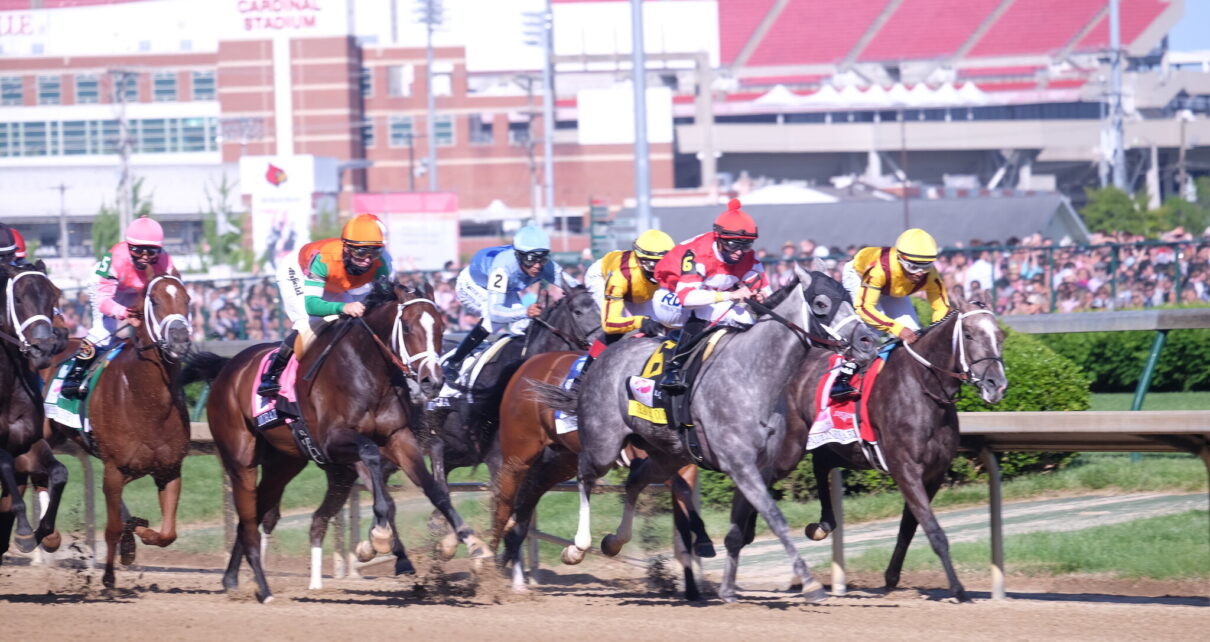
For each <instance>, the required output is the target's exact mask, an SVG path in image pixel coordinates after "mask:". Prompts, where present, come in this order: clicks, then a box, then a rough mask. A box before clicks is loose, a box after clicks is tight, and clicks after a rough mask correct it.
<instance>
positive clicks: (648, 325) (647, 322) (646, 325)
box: [639, 317, 664, 337]
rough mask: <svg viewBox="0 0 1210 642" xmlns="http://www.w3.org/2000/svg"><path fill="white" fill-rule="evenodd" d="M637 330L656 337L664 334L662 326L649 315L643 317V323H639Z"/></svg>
mask: <svg viewBox="0 0 1210 642" xmlns="http://www.w3.org/2000/svg"><path fill="white" fill-rule="evenodd" d="M639 332H642V333H643V334H644V335H645V336H648V337H658V336H660V335H662V334H664V326H662V325H660V324H659V322H657V321H655V320H654V319H652V318H651V317H647V318H645V319H643V323H642V324H640V325H639Z"/></svg>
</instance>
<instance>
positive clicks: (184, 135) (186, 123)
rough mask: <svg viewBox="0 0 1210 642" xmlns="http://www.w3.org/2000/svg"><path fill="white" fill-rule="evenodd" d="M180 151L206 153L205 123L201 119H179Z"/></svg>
mask: <svg viewBox="0 0 1210 642" xmlns="http://www.w3.org/2000/svg"><path fill="white" fill-rule="evenodd" d="M181 151H182V152H204V151H206V121H205V120H203V119H201V118H182V119H181Z"/></svg>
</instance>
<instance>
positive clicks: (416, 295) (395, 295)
mask: <svg viewBox="0 0 1210 642" xmlns="http://www.w3.org/2000/svg"><path fill="white" fill-rule="evenodd" d="M387 303H393V304H394V305H393V306H391V305H384V304H387ZM365 304H366V318H367V321H368V322H369V321H371V320H372V319H373V327H376V328H378V327H385V325H386V323H387V321H386V317H388V316H389V317H390V318H391V320H390V328H391V330H390V335H391V341H390V345H391V350H392V351H393V352H394V353H395V355H396V356H398V357H399V358H400V360H401V361H402V362H403V363H404V365H406V366H407V368H408V374H409V376H411V377H412V378H413V379H414V380H415V382H416V384H417V385H419V386H420V392H421V393H423V394H424V396H425V397H426V398H430V399H431V398H433V397H435V396H436V395H437V393H438V392H439V391H440V390H441V386H442V384H443V383H444V382H445V375H444V373H443V372H442V370H441V355H440V352H439V349H440V346H441V341H442V337H443V335H444V333H445V317H444V316H443V315H442V314H441V311H440V310H438V309H437V304H436V303H435V302H434V301H433V287H432V286H431V285H429V284H428V283H422V284H420V285H419V286H412V285H403V284H400V283H396V282H393V281H389V280H388V279H385V278H380V279H378V281H376V282H375V283H374V288H373V290H371V292H370V296H368V297H367V298H366V300H365ZM371 315H373V317H371ZM379 316H381V317H382V318H383V321H382V322H381V325H380V324H379V322H378V321H377V317H379Z"/></svg>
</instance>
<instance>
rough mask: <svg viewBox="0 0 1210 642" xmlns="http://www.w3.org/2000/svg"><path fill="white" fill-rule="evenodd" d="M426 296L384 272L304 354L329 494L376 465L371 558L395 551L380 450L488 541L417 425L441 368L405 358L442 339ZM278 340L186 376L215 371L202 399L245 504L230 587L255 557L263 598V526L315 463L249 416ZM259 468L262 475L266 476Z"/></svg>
mask: <svg viewBox="0 0 1210 642" xmlns="http://www.w3.org/2000/svg"><path fill="white" fill-rule="evenodd" d="M429 294H431V292H430V291H428V290H426V291H424V292H418V291H416V290H413V289H411V288H407V287H405V286H402V285H399V284H393V283H390V282H388V281H386V280H385V279H383V280H379V281H378V282H376V283H375V284H374V288H373V290H372V291H371V293H370V295H369V297H367V299H366V300H365V305H366V313H365V316H363V317H362V318H361V319H349V318H343V319H341V320H340V321H338V322H336V323H334V324H331V325H329V326H327V327H325V328H324V329H323V330H322V331H321V332H320V333H319V335H318V336H317V337H316V339H315V340H314V342H313V343H312V345H311V346H309V347H308V349H307V351H306V353H305V354H304V355H303V356H302V359H301V360H300V362H299V366H298V367H299V373H300V374H301V373H309V374H311V377H310V378H308V377H307V376H305V375H304V376H302V377H300V379H299V381H298V384H297V390H296V393H297V397H298V404H299V408H300V410H301V412H302V418H303V420H304V421H305V423H306V425H307V427H308V428H309V429H310V432H311V436H312V438H313V439H314V442H315V444H316V447H317V449H318V450H319V452H320V453H321V455H322V456H323V457H324V458H325V459H326V460H327V461H328V465H327V467H326V472H327V474H328V481H329V495H331V494H332V492H333V489H334V488H340V487H344V486H347V485H348V484H350V483H351V480H352V479H353V477H354V476H355V473H354V472H353V465H354V464H355V463H358V462H360V463H361V464H364V465H365V467H366V469H367V470H368V471H369V478H370V481H371V486H372V489H371V490H372V492H373V497H374V523H373V525H372V526H371V528H370V540H369V543H368V544H365V545H359V548H361V549H367V548H370V547H372V550H368V551H359V554H361V555H363V556H364V553H368V554H370V555H372V554H373V552H378V553H387V552H390V551H392V549H393V540H394V539H395V529H394V528H393V527H392V525H391V519H392V518H393V513H394V503H393V502H392V501H391V499H390V496H389V495H387V492H386V488H385V484H384V483H383V480H384V478H385V476H384V463H385V462H384V461H383V457H384V456H385V457H386V458H387V459H388V460H389V461H390V462H391V463H392V464H394V465H395V466H397V467H399V468H400V469H402V470H403V471H404V473H405V474H407V475H408V477H409V478H411V479H412V480H413V482H414V483H416V485H418V486H420V487H421V488H422V489H423V490H424V492H425V495H427V496H428V498H429V500H430V501H431V502H432V503H433V504H434V506H436V507H437V509H438V510H439V511H441V512H442V514H443V515H445V517H446V519H447V520H448V521H449V522H450V524H451V526H453V528H454V529H455V532H456V533H457V534H458V537H460V538H461V539H462V541H463V542H464V543H466V545H467V548H468V549H471V550H472V551H478V550H482V549H483V544H482V542H480V541H479V540H478V538H477V537H475V535H474V532H473V531H472V530H471V529H470V528H469V527H467V526H465V525H464V524H463V523H462V518H461V517H460V516H459V515H458V513H457V512H456V511H455V510H454V507H453V504H452V503H451V502H450V498H449V494H448V492H446V491H445V489H444V487H443V486H441V485H440V484H437V483H436V481H435V480H434V479H433V476H432V475H430V474H429V472H428V470H427V469H426V468H425V465H424V457H423V452H424V451H423V447H422V443H421V441H420V440H421V438H422V436H423V435H421V434H418V433H422V432H423V431H422V430H421V428H422V426H421V424H420V407H421V405H422V404H423V401H424V394H423V392H422V388H426V389H429V390H435V389H436V388H438V387H439V386H440V385H441V376H442V375H441V370H440V368H439V367H437V366H436V364H435V360H434V363H432V364H431V365H429V364H427V363H425V364H423V365H421V366H419V367H417V368H416V370H413V367H414V366H411V365H408V364H407V363H405V361H404V360H401V357H403V359H407V358H408V357H406V356H405V355H407V354H419V353H422V352H426V351H433V350H434V347H435V346H438V345H440V342H441V335H442V332H443V331H444V326H443V324H442V322H441V315H440V313H439V312H438V311H437V309H436V306H435V304H434V303H433V302H432V300H431V299H429V298H428V295H429ZM272 347H273V346H272V344H266V345H261V346H254V347H251V348H248V349H247V350H244V351H243V352H241V353H240V354H239V355H236V356H235V357H234V358H232V359H230V360H226V359H221V358H218V357H216V356H214V355H201V356H199V357H198V358H197V359H195V360H194V361H193V362H192V363H191V367H190V372H189V374H188V376H187V377H186V378H187V379H192V378H195V377H196V378H204V379H208V380H212V381H213V383H212V386H211V390H212V392H211V395H210V399H209V401H208V402H207V406H206V408H207V412H208V415H209V421H210V428H211V432H212V433H213V435H214V439H215V444H216V446H217V447H218V450H219V453H220V455H221V456H222V458H223V463H224V466H225V467H226V469H227V473H228V474H229V475H230V476H231V482H232V487H233V491H234V496H235V505H236V510H237V512H238V514H239V532H238V536H237V537H236V540H235V544H234V546H233V547H232V551H231V561H230V563H229V564H228V566H227V572H226V574H225V575H224V576H223V586H224V587H225V588H227V589H228V590H231V589H234V588H235V587H236V586H238V582H239V566H240V563H241V561H242V560H243V559H247V561H248V564H249V566H251V567H252V571H253V574H254V575H255V577H256V583H257V588H258V592H257V597H258V599H260V600H261V601H262V602H268V601H270V600H271V599H272V593H271V592H270V590H269V586H268V583H267V582H266V580H265V575H264V569H263V567H262V564H261V546H260V542H261V535H260V531H259V530H258V526H259V525H260V524H261V522H262V521H263V520H264V518H265V516H266V515H267V514H268V513H269V512H270V511H273V510H275V509H276V508H277V506H278V504H279V503H280V500H281V495H282V492H283V491H284V490H285V487H286V484H288V483H289V481H290V480H291V479H293V478H294V477H295V476H296V475H297V474H298V473H299V472H300V471H301V470H302V469H303V468H304V467H305V466H306V465H307V462H308V461H309V459H308V457H307V455H306V454H304V453H303V452H302V451H301V450H300V449H299V447H298V446H297V444H296V442H295V441H294V439H293V437H292V436H291V432H290V428H289V427H287V426H278V427H275V428H270V429H267V430H263V431H258V430H257V429H256V428H255V424H254V423H253V417H252V410H251V395H252V391H253V390H254V389H255V387H256V379H257V374H258V373H257V370H258V366H259V364H260V362H261V359H262V358H263V357H264V355H265V354H266V353H267V352H268V350H270V349H272ZM312 369H314V371H313V372H312ZM258 467H259V468H261V473H262V474H261V481H260V484H259V485H258V484H257V468H258ZM346 492H347V491H346ZM320 537H321V538H322V535H321V536H320Z"/></svg>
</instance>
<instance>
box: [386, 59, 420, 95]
mask: <svg viewBox="0 0 1210 642" xmlns="http://www.w3.org/2000/svg"><path fill="white" fill-rule="evenodd" d="M415 81H416V68H415V67H413V66H412V65H391V66H389V67H387V95H388V96H390V97H392V98H407V97H409V96H411V95H412V83H413V82H415Z"/></svg>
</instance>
